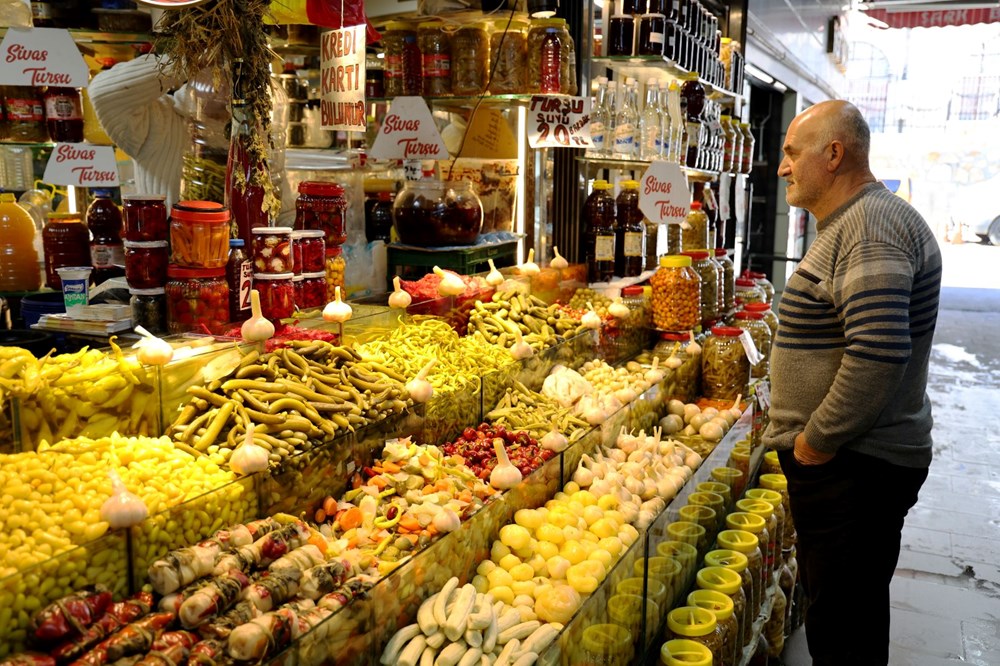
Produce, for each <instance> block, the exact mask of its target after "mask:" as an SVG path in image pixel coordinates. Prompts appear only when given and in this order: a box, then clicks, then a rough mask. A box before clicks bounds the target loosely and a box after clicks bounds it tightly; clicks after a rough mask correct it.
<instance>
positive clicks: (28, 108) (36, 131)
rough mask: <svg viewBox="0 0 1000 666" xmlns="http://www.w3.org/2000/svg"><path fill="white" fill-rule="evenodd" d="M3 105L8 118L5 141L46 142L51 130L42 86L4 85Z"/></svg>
mask: <svg viewBox="0 0 1000 666" xmlns="http://www.w3.org/2000/svg"><path fill="white" fill-rule="evenodd" d="M0 94H2V95H3V106H4V112H5V116H4V119H5V120H6V123H5V131H6V134H5V139H4V140H5V141H13V142H17V143H45V142H47V141H48V140H49V130H48V128H46V126H45V100H44V99H43V98H42V90H41V88H36V87H33V86H3V87H2V88H0Z"/></svg>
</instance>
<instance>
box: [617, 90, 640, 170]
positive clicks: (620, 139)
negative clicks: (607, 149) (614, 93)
mask: <svg viewBox="0 0 1000 666" xmlns="http://www.w3.org/2000/svg"><path fill="white" fill-rule="evenodd" d="M619 95H620V97H621V99H620V100H618V101H619V106H618V111H617V113H615V146H614V154H615V156H616V157H621V158H623V159H632V158H633V157H635V156H636V153H637V150H636V149H637V146H636V140H635V135H636V128H637V126H638V124H639V111H638V110H637V109H636V103H635V79H627V80H626V81H625V87H624V89H622V88H619Z"/></svg>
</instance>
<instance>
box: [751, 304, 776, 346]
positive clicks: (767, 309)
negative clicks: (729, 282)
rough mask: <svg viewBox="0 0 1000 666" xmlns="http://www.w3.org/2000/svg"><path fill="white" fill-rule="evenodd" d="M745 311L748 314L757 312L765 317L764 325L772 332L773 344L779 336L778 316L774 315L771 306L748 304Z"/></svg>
mask: <svg viewBox="0 0 1000 666" xmlns="http://www.w3.org/2000/svg"><path fill="white" fill-rule="evenodd" d="M743 309H744V310H745V311H747V312H756V313H758V314H759V315H761V317H763V319H764V323H765V324H767V327H768V329H770V331H771V341H772V342H773V341H774V336H775V335H777V334H778V315H776V314H774V310H772V309H771V306H770V305H768V304H767V303H747V304H746V305H744V306H743Z"/></svg>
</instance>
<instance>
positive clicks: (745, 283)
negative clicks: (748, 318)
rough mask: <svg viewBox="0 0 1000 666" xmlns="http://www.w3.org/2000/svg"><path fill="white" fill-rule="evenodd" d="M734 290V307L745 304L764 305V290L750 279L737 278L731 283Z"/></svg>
mask: <svg viewBox="0 0 1000 666" xmlns="http://www.w3.org/2000/svg"><path fill="white" fill-rule="evenodd" d="M733 285H734V289H735V301H736V307H742V306H744V305H746V304H747V303H766V302H767V301H766V299H765V296H764V290H763V289H761V288H760V287H759V286H757V283H756V282H754V281H753V280H752V279H750V278H744V277H738V278H736V280H735V281H734V282H733Z"/></svg>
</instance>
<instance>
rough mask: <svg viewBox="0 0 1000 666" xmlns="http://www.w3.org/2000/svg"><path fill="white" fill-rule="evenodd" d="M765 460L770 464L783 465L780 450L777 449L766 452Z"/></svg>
mask: <svg viewBox="0 0 1000 666" xmlns="http://www.w3.org/2000/svg"><path fill="white" fill-rule="evenodd" d="M764 460H765V461H766V462H767V463H768V464H769V465H777V466H778V467H781V461H780V460H778V452H777V451H768V452H767V453H765V454H764Z"/></svg>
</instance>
